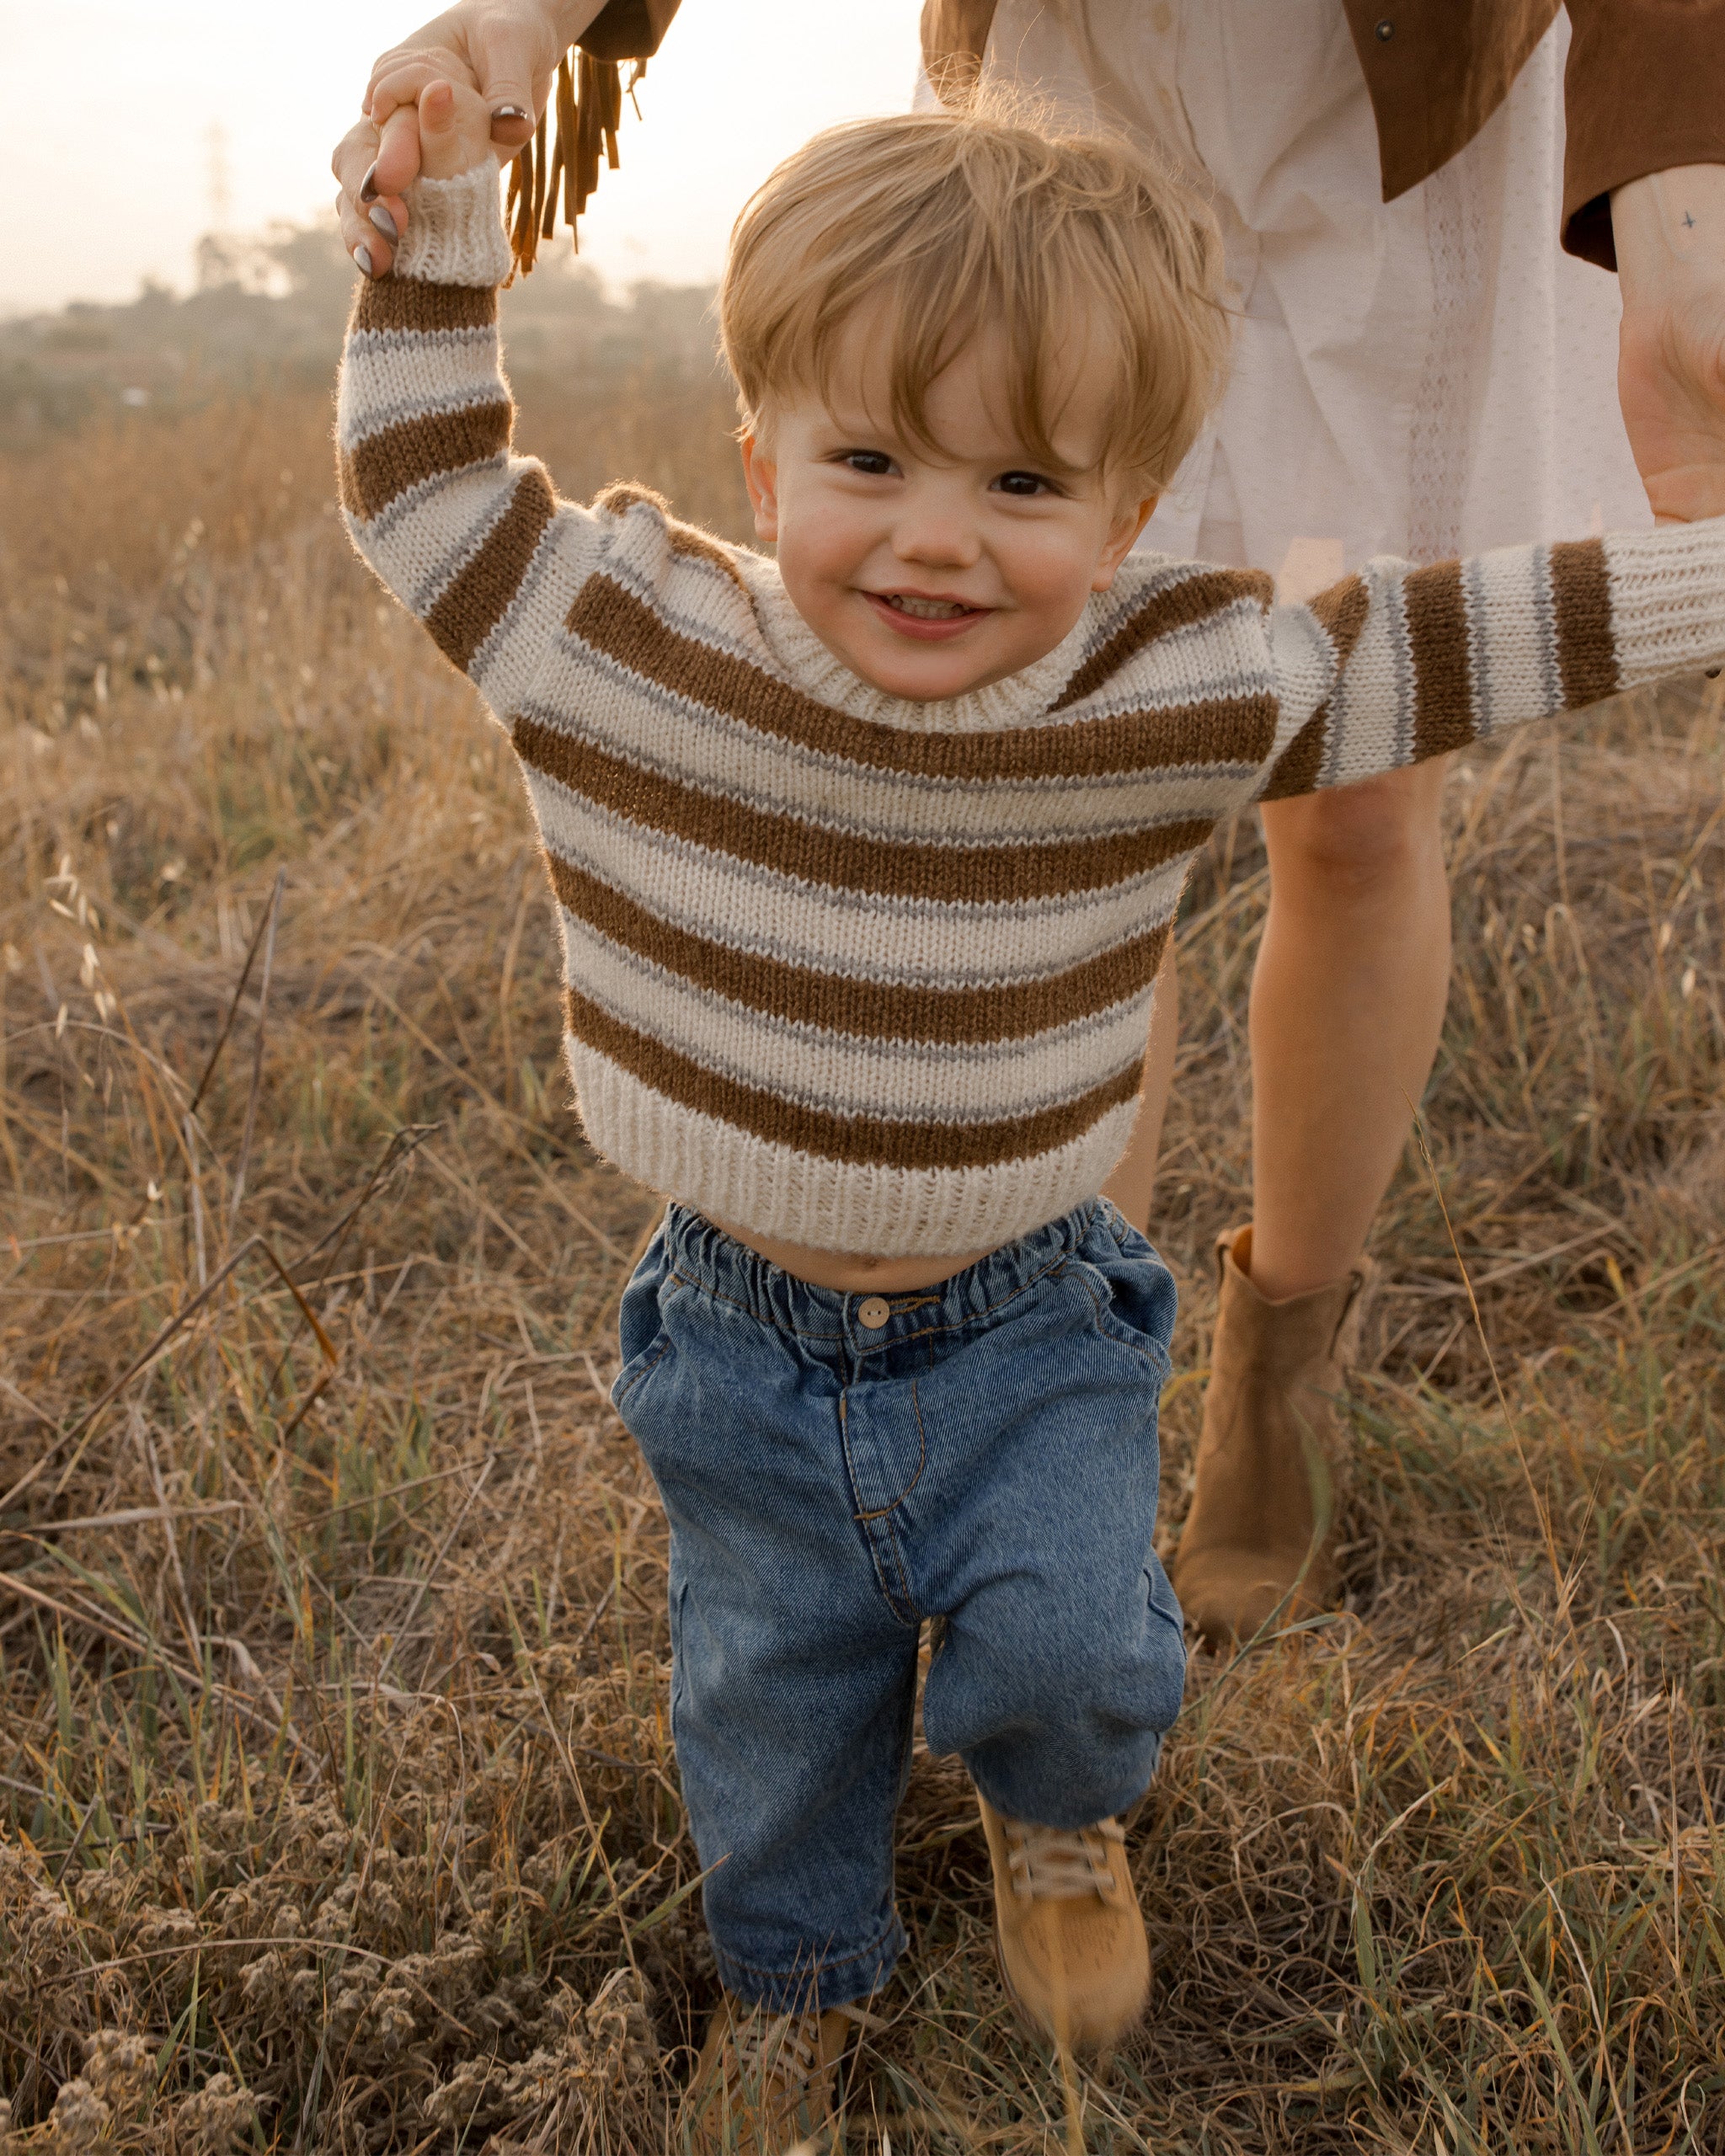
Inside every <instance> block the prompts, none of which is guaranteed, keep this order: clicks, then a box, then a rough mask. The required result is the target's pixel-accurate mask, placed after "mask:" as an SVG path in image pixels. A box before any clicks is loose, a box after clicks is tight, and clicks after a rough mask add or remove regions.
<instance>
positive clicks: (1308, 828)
mask: <svg viewBox="0 0 1725 2156" xmlns="http://www.w3.org/2000/svg"><path fill="white" fill-rule="evenodd" d="M1447 762H1448V759H1447V758H1445V759H1443V760H1441V761H1437V762H1433V763H1428V764H1419V765H1415V766H1413V767H1412V768H1410V769H1408V770H1405V771H1386V773H1384V774H1383V776H1381V777H1378V778H1370V779H1362V780H1361V781H1360V782H1359V784H1358V785H1355V786H1342V787H1331V788H1329V789H1328V790H1327V791H1326V792H1322V793H1313V794H1306V795H1304V796H1301V797H1300V798H1297V799H1295V800H1291V801H1277V802H1267V803H1265V804H1264V808H1263V830H1264V841H1265V844H1266V846H1267V847H1268V852H1269V857H1270V876H1271V881H1272V883H1273V886H1274V889H1276V890H1277V891H1279V892H1281V893H1284V894H1285V895H1289V896H1295V895H1299V894H1303V893H1306V892H1310V893H1311V894H1313V895H1314V896H1317V897H1320V898H1322V899H1327V900H1328V901H1330V902H1331V903H1344V904H1345V903H1347V902H1348V901H1349V900H1352V901H1354V902H1356V903H1359V902H1369V903H1371V904H1374V905H1380V904H1381V903H1383V901H1384V900H1385V899H1386V898H1388V897H1391V896H1393V894H1396V893H1397V892H1398V891H1413V890H1416V889H1424V888H1425V887H1426V886H1427V885H1428V884H1429V883H1430V882H1431V881H1432V880H1433V879H1436V880H1439V881H1441V880H1442V878H1443V875H1444V849H1443V826H1442V810H1443V794H1444V775H1445V765H1446V764H1447Z"/></svg>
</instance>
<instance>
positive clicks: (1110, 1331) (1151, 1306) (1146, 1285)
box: [1084, 1252, 1175, 1382]
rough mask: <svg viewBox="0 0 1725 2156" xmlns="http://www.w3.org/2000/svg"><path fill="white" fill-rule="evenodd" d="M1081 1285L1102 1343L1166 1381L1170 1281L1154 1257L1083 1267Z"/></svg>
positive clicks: (1171, 1313)
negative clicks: (1129, 1354)
mask: <svg viewBox="0 0 1725 2156" xmlns="http://www.w3.org/2000/svg"><path fill="white" fill-rule="evenodd" d="M1084 1284H1085V1286H1086V1287H1087V1289H1089V1291H1090V1296H1091V1300H1092V1303H1093V1305H1095V1310H1096V1329H1097V1331H1098V1332H1099V1333H1101V1335H1102V1336H1103V1338H1104V1339H1105V1340H1112V1341H1114V1342H1116V1344H1117V1345H1119V1347H1122V1348H1130V1350H1131V1352H1132V1353H1134V1354H1135V1355H1140V1356H1142V1357H1143V1358H1144V1360H1145V1361H1146V1362H1147V1363H1148V1364H1150V1365H1151V1368H1152V1369H1154V1370H1155V1371H1156V1375H1157V1378H1158V1380H1161V1381H1164V1382H1165V1381H1166V1380H1167V1374H1168V1371H1169V1369H1170V1367H1171V1364H1170V1359H1169V1355H1168V1342H1169V1341H1170V1339H1171V1338H1172V1335H1173V1330H1174V1303H1175V1289H1174V1282H1173V1276H1172V1274H1171V1273H1169V1271H1168V1269H1167V1267H1166V1266H1165V1265H1164V1264H1163V1263H1162V1260H1161V1259H1160V1258H1159V1257H1154V1256H1147V1257H1130V1256H1128V1255H1126V1254H1125V1253H1124V1252H1123V1253H1122V1255H1121V1256H1120V1257H1119V1258H1117V1259H1113V1260H1110V1261H1108V1262H1105V1263H1103V1264H1100V1265H1098V1264H1095V1263H1093V1262H1092V1263H1088V1264H1087V1265H1086V1266H1085V1267H1084Z"/></svg>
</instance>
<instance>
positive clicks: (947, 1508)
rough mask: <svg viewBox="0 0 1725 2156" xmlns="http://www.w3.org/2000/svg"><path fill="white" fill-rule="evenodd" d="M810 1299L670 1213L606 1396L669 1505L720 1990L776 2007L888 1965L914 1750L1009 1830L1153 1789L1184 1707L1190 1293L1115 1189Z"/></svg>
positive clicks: (680, 1695) (674, 1589)
mask: <svg viewBox="0 0 1725 2156" xmlns="http://www.w3.org/2000/svg"><path fill="white" fill-rule="evenodd" d="M880 1300H881V1299H879V1298H870V1297H865V1296H863V1295H861V1294H839V1293H837V1292H836V1291H834V1290H830V1289H825V1288H814V1287H810V1286H809V1285H808V1284H807V1283H805V1282H804V1281H801V1280H798V1279H796V1278H793V1277H792V1275H791V1274H789V1273H785V1272H782V1271H781V1270H780V1268H779V1267H777V1266H774V1265H769V1264H768V1263H767V1262H766V1261H765V1259H763V1258H761V1257H756V1254H755V1253H754V1252H753V1251H750V1250H747V1249H745V1248H744V1246H742V1245H741V1244H740V1243H738V1242H736V1241H733V1240H732V1238H731V1237H729V1235H724V1234H723V1233H721V1231H720V1230H718V1229H717V1228H715V1227H713V1225H712V1224H711V1223H710V1222H708V1221H707V1220H705V1219H702V1217H701V1215H700V1214H697V1213H692V1212H689V1211H687V1210H686V1209H683V1208H681V1207H679V1206H675V1205H674V1206H672V1208H671V1209H670V1213H669V1214H667V1216H666V1218H665V1225H664V1226H663V1227H662V1229H661V1230H660V1233H659V1234H658V1235H657V1236H656V1237H655V1238H654V1241H653V1243H652V1244H651V1246H649V1250H648V1251H647V1255H646V1257H644V1259H643V1260H642V1262H641V1264H640V1267H639V1268H638V1271H637V1272H636V1273H635V1276H634V1278H633V1280H632V1281H631V1282H630V1283H629V1285H628V1289H627V1290H626V1292H625V1294H624V1296H623V1303H622V1353H623V1366H622V1370H621V1371H620V1372H619V1373H618V1375H617V1383H616V1385H615V1386H614V1387H613V1388H612V1393H611V1397H612V1399H613V1400H614V1401H615V1402H616V1404H617V1410H618V1412H619V1413H620V1414H621V1415H622V1418H623V1420H624V1422H626V1423H627V1424H628V1428H629V1429H630V1431H631V1432H632V1433H633V1436H634V1437H635V1438H636V1441H637V1442H638V1444H639V1445H640V1447H641V1449H642V1452H643V1453H644V1454H645V1456H646V1460H647V1464H648V1465H649V1467H650V1468H651V1470H652V1471H653V1475H654V1480H655V1481H657V1483H658V1485H659V1489H660V1495H661V1496H662V1497H663V1498H664V1500H665V1511H666V1513H668V1514H669V1515H670V1528H671V1545H670V1627H671V1650H672V1656H673V1675H672V1687H671V1717H672V1720H671V1726H672V1734H673V1737H674V1738H675V1740H676V1753H677V1762H678V1766H679V1769H680V1771H681V1777H682V1786H683V1797H684V1801H685V1803H686V1806H687V1807H688V1813H689V1819H690V1823H691V1825H692V1828H693V1831H694V1837H695V1846H696V1849H697V1851H698V1853H699V1855H700V1859H701V1863H702V1867H703V1869H705V1868H707V1867H713V1869H712V1870H711V1871H710V1875H709V1876H708V1880H707V1882H706V1886H705V1888H704V1893H705V1897H706V1910H707V1920H708V1928H709V1929H710V1931H711V1933H712V1935H713V1947H714V1951H715V1953H716V1956H717V1959H718V1971H719V1974H720V1977H722V1978H723V1980H724V1983H725V1984H726V1985H727V1986H728V1987H729V1988H730V1989H731V1990H732V1991H733V1992H734V1993H738V1994H739V1995H740V1996H741V1997H742V1998H744V1999H749V2000H753V2001H759V2002H761V2003H762V2004H766V2005H767V2006H769V2007H771V2008H772V2009H774V2010H776V2011H788V2010H790V2009H794V2008H798V2007H800V2006H803V2005H805V2004H809V2003H811V2002H812V2001H814V2000H815V1999H818V2000H819V2003H820V2005H821V2006H823V2007H831V2006H839V2005H842V2004H846V2002H847V2001H849V2000H852V1999H861V1998H865V1997H867V1996H868V1993H870V1992H872V1991H873V1990H874V1989H875V1988H876V1987H877V1986H878V1985H879V1983H881V1982H882V1981H883V1979H884V1977H886V1975H887V1973H888V1972H889V1970H890V1969H891V1968H892V1967H893V1964H894V1963H895V1961H897V1959H898V1957H899V1955H900V1952H901V1951H903V1948H904V1944H905V1934H904V1929H903V1927H902V1925H901V1924H900V1921H899V1918H898V1913H897V1911H896V1909H895V1907H894V1902H893V1864H892V1833H893V1814H894V1812H895V1809H896V1807H897V1805H898V1802H899V1800H900V1796H902V1795H903V1793H904V1788H905V1778H906V1774H907V1772H908V1769H909V1765H910V1757H911V1725H912V1719H913V1710H914V1706H915V1701H916V1657H917V1644H918V1636H919V1632H920V1629H921V1625H922V1623H923V1620H925V1619H930V1620H934V1622H933V1641H934V1648H933V1654H932V1660H931V1662H930V1665H929V1669H928V1674H927V1682H926V1684H925V1686H924V1693H923V1730H924V1733H925V1735H926V1737H927V1742H928V1746H929V1749H930V1750H931V1751H932V1752H936V1753H947V1752H957V1753H959V1754H960V1755H961V1757H962V1758H963V1759H964V1764H965V1765H966V1767H968V1768H969V1771H970V1774H971V1776H972V1778H973V1779H974V1780H975V1784H976V1786H977V1787H978V1788H979V1789H980V1790H981V1791H982V1793H983V1795H984V1796H986V1797H987V1798H988V1800H989V1801H990V1802H991V1804H993V1805H994V1806H996V1807H997V1809H999V1810H1000V1811H1001V1812H1008V1813H1011V1814H1013V1815H1015V1816H1017V1817H1020V1818H1027V1819H1033V1820H1038V1821H1040V1822H1043V1823H1044V1824H1045V1825H1048V1826H1053V1827H1081V1826H1087V1825H1089V1824H1090V1823H1091V1822H1092V1821H1094V1820H1097V1819H1101V1818H1104V1817H1108V1815H1109V1814H1110V1813H1113V1812H1120V1811H1122V1810H1124V1808H1125V1807H1126V1806H1128V1805H1130V1804H1131V1803H1133V1802H1135V1801H1136V1799H1137V1798H1138V1797H1139V1796H1141V1795H1142V1793H1143V1791H1144V1789H1145V1787H1146V1785H1147V1784H1148V1782H1149V1780H1150V1778H1151V1774H1152V1773H1153V1771H1154V1770H1155V1767H1156V1758H1157V1754H1158V1753H1159V1751H1160V1749H1161V1746H1162V1733H1163V1732H1164V1731H1165V1730H1166V1729H1167V1727H1168V1726H1169V1724H1170V1723H1171V1722H1172V1721H1173V1719H1174V1716H1175V1715H1176V1713H1177V1712H1178V1709H1179V1705H1180V1694H1181V1689H1182V1686H1183V1681H1184V1676H1185V1667H1186V1655H1185V1647H1184V1643H1183V1639H1182V1636H1181V1627H1180V1609H1179V1605H1178V1603H1177V1602H1176V1601H1175V1599H1174V1594H1173V1590H1172V1588H1170V1586H1169V1585H1168V1582H1167V1577H1166V1576H1165V1575H1164V1573H1163V1571H1162V1566H1161V1565H1160V1563H1159V1562H1158V1561H1157V1560H1156V1552H1155V1550H1153V1549H1152V1547H1151V1530H1152V1529H1153V1528H1154V1526H1155V1524H1156V1477H1157V1452H1156V1401H1157V1396H1158V1395H1159V1394H1160V1392H1161V1390H1162V1381H1163V1380H1164V1379H1165V1378H1166V1377H1167V1371H1168V1339H1169V1335H1170V1333H1171V1331H1172V1327H1173V1322H1174V1283H1173V1281H1172V1278H1170V1277H1169V1274H1168V1272H1167V1267H1165V1266H1164V1265H1163V1264H1162V1261H1161V1260H1160V1259H1159V1258H1158V1257H1157V1256H1156V1252H1155V1251H1153V1250H1152V1249H1151V1246H1150V1245H1149V1244H1148V1243H1147V1242H1146V1241H1145V1239H1144V1238H1143V1236H1142V1235H1139V1234H1138V1233H1137V1231H1136V1230H1135V1229H1133V1228H1131V1227H1129V1226H1128V1225H1127V1224H1126V1222H1125V1221H1124V1219H1122V1218H1121V1216H1120V1214H1119V1213H1118V1212H1117V1211H1116V1210H1115V1209H1114V1207H1113V1206H1112V1205H1111V1204H1109V1203H1108V1201H1107V1200H1106V1199H1096V1200H1093V1201H1092V1202H1091V1203H1088V1204H1086V1205H1083V1206H1081V1207H1080V1208H1079V1209H1077V1211H1076V1212H1074V1213H1072V1214H1069V1215H1068V1216H1067V1217H1066V1218H1065V1219H1062V1220H1054V1221H1050V1222H1049V1225H1047V1226H1046V1227H1043V1228H1039V1229H1038V1230H1036V1232H1035V1233H1034V1234H1033V1235H1026V1236H1024V1237H1023V1240H1022V1241H1018V1242H1016V1243H1012V1244H1009V1245H1007V1246H1006V1247H1005V1248H1004V1249H1001V1250H997V1251H993V1252H992V1253H991V1255H990V1256H989V1257H985V1258H984V1259H983V1260H982V1261H981V1262H980V1264H976V1265H973V1266H971V1267H969V1269H968V1270H967V1271H965V1272H963V1273H957V1274H955V1275H954V1276H953V1278H951V1279H950V1280H947V1281H943V1283H941V1284H940V1285H939V1286H938V1287H936V1288H932V1289H925V1290H923V1291H921V1292H919V1293H917V1294H904V1295H892V1296H889V1297H887V1298H885V1304H886V1315H885V1317H884V1322H882V1323H879V1324H876V1325H873V1326H870V1325H869V1324H868V1323H867V1322H866V1321H865V1319H864V1316H863V1310H864V1309H865V1307H867V1309H868V1315H869V1316H870V1317H879V1316H880V1315H881V1310H880Z"/></svg>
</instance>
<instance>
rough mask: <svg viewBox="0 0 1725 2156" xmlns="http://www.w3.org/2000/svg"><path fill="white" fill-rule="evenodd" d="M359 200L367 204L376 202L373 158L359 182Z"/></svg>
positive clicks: (375, 168) (375, 169)
mask: <svg viewBox="0 0 1725 2156" xmlns="http://www.w3.org/2000/svg"><path fill="white" fill-rule="evenodd" d="M376 200H377V161H376V159H375V158H374V159H373V160H372V162H371V163H370V164H369V165H367V166H366V177H365V178H364V179H362V180H361V181H360V201H361V202H367V203H370V202H375V201H376Z"/></svg>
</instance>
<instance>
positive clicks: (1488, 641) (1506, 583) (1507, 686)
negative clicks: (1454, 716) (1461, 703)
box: [1463, 547, 1551, 735]
mask: <svg viewBox="0 0 1725 2156" xmlns="http://www.w3.org/2000/svg"><path fill="white" fill-rule="evenodd" d="M1543 566H1544V565H1543V559H1542V558H1541V556H1539V555H1537V554H1535V553H1534V552H1532V551H1531V550H1530V548H1528V547H1500V548H1498V550H1497V551H1496V552H1493V553H1489V554H1480V555H1477V556H1476V557H1475V558H1473V559H1472V560H1471V561H1470V562H1469V563H1467V565H1466V567H1467V574H1466V577H1465V579H1463V589H1464V590H1465V591H1466V595H1467V628H1468V650H1469V658H1470V662H1471V670H1472V677H1473V684H1474V707H1475V710H1476V712H1477V714H1478V723H1479V730H1480V732H1481V734H1482V735H1489V734H1493V733H1496V732H1498V731H1499V730H1500V729H1501V728H1503V727H1505V726H1509V725H1513V724H1514V723H1515V722H1516V721H1517V720H1519V719H1524V718H1531V717H1533V715H1534V714H1535V712H1542V711H1544V710H1545V709H1546V697H1547V696H1548V695H1549V693H1550V688H1551V681H1550V664H1551V662H1550V658H1549V653H1548V650H1547V648H1546V639H1544V638H1541V634H1540V632H1539V629H1538V622H1539V618H1540V615H1541V610H1542V609H1543V608H1544V606H1546V596H1547V595H1546V579H1545V576H1544V574H1543Z"/></svg>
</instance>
